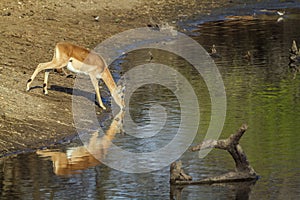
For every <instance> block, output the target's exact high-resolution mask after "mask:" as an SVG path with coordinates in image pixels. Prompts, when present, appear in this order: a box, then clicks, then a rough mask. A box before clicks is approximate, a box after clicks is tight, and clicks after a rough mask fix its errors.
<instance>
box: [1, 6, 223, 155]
mask: <svg viewBox="0 0 300 200" xmlns="http://www.w3.org/2000/svg"><path fill="white" fill-rule="evenodd" d="M217 2H218V3H214V2H213V1H211V0H201V1H200V0H130V1H128V0H119V1H109V0H46V1H40V0H1V2H0V45H1V48H0V57H1V60H0V157H1V156H5V155H8V154H10V153H16V152H22V151H24V150H28V149H37V148H40V147H43V146H48V145H50V144H54V143H56V142H58V141H61V140H63V139H64V138H69V137H72V136H74V135H76V131H75V128H74V127H73V121H72V120H73V119H72V110H71V105H72V103H71V98H72V95H71V94H72V91H71V89H70V88H72V85H73V80H72V79H69V78H66V77H63V76H61V75H59V74H58V73H51V74H50V82H49V88H50V90H49V95H48V96H45V95H43V93H42V88H41V87H36V88H34V89H32V90H30V91H29V92H25V86H26V82H27V80H28V79H29V78H30V76H31V74H32V73H33V71H34V69H35V68H36V66H37V64H38V63H41V62H47V61H50V60H51V58H52V55H53V48H54V46H55V43H57V42H59V41H69V42H72V43H75V44H78V45H81V46H84V47H87V48H93V47H95V46H96V45H97V44H98V43H100V42H101V41H103V40H104V39H106V38H108V37H110V36H112V35H114V34H116V33H119V32H121V31H124V30H128V29H132V28H136V27H144V26H146V25H147V24H149V22H150V18H151V17H153V18H155V19H159V20H161V21H167V22H170V23H172V22H173V24H175V22H176V21H178V20H184V19H185V18H186V17H188V16H191V15H194V14H198V13H202V14H204V13H208V12H210V10H211V8H213V7H220V6H224V5H225V4H224V2H227V1H217ZM95 16H99V20H98V21H96V20H95V19H94V17H95ZM42 81H43V73H41V74H39V75H38V77H37V78H36V79H35V81H34V82H33V84H32V86H42ZM98 112H102V111H101V109H98ZM99 117H101V114H100V115H99Z"/></svg>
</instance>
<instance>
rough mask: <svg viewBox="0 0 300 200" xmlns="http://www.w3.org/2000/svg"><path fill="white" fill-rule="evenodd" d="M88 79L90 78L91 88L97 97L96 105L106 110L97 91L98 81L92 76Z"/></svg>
mask: <svg viewBox="0 0 300 200" xmlns="http://www.w3.org/2000/svg"><path fill="white" fill-rule="evenodd" d="M90 78H91V81H92V83H93V86H94V88H95V91H96V96H97V99H98V103H99V105H100V107H101V108H103V110H106V107H105V106H104V104H103V102H102V99H101V95H100V90H99V86H98V79H97V78H96V77H95V76H94V75H92V74H90Z"/></svg>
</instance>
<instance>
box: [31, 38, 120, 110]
mask: <svg viewBox="0 0 300 200" xmlns="http://www.w3.org/2000/svg"><path fill="white" fill-rule="evenodd" d="M66 66H67V68H68V70H70V71H72V72H74V73H80V74H85V75H88V76H89V77H90V79H91V81H92V84H93V86H94V88H95V91H96V96H97V99H98V102H99V105H100V107H101V108H103V109H104V110H105V109H106V107H105V106H104V105H103V102H102V100H101V95H100V91H99V87H98V79H102V80H103V81H104V83H105V84H106V85H107V87H108V89H109V91H110V93H111V95H112V97H113V99H114V100H115V102H116V103H117V104H118V105H119V106H120V108H121V109H122V108H123V107H124V98H123V97H122V95H121V90H119V88H118V87H117V86H116V83H115V81H114V80H113V78H112V75H111V73H110V71H109V69H108V67H107V64H106V62H105V60H104V59H103V58H102V57H101V56H100V55H98V54H96V53H95V52H92V51H89V50H88V49H85V48H83V47H80V46H76V45H74V44H71V43H66V42H61V43H57V44H56V46H55V50H54V56H53V59H52V61H51V62H47V63H40V64H39V65H38V66H37V68H36V69H35V71H34V73H33V74H32V76H31V78H30V79H29V80H28V81H27V87H26V91H29V90H30V85H31V83H32V81H33V80H34V78H35V77H36V75H37V74H38V73H39V72H41V71H42V70H45V78H44V84H43V92H44V94H48V90H47V84H48V76H49V72H50V70H51V69H62V68H64V67H66Z"/></svg>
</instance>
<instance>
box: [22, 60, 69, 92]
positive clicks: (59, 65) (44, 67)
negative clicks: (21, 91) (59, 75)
mask: <svg viewBox="0 0 300 200" xmlns="http://www.w3.org/2000/svg"><path fill="white" fill-rule="evenodd" d="M66 62H67V61H66ZM66 62H63V61H62V62H55V61H51V62H47V63H40V64H39V65H38V66H37V68H36V69H35V71H34V72H33V74H32V76H31V78H30V79H29V80H28V81H27V86H26V91H29V90H30V85H31V83H32V81H33V80H34V79H35V77H36V76H37V75H38V73H40V72H41V71H42V70H46V71H45V79H44V84H43V90H44V93H45V94H47V93H48V91H47V82H48V76H49V70H50V69H59V68H62V67H64V66H65V65H66V64H65V63H66Z"/></svg>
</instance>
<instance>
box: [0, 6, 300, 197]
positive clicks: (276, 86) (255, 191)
mask: <svg viewBox="0 0 300 200" xmlns="http://www.w3.org/2000/svg"><path fill="white" fill-rule="evenodd" d="M293 5H296V7H297V5H298V4H293ZM260 6H261V5H260ZM260 6H256V7H255V9H252V8H251V9H250V8H247V9H246V11H247V12H248V13H250V14H251V13H252V12H254V11H253V10H255V12H258V11H259V10H260V9H261V7H260ZM247 12H246V14H247ZM286 12H287V14H286V15H285V16H284V19H283V21H280V22H277V19H278V16H277V15H275V14H269V13H268V14H265V13H259V14H258V15H257V17H258V19H254V20H239V21H236V20H225V21H224V20H218V21H213V20H212V19H211V18H212V17H210V19H209V21H210V22H206V20H205V19H204V18H202V17H201V18H196V19H195V20H193V21H188V22H186V23H185V24H184V26H183V28H185V29H186V30H187V31H188V32H187V33H188V34H190V35H193V39H195V40H197V41H198V42H199V43H200V44H201V45H202V46H203V47H204V48H205V49H206V50H207V51H208V52H210V48H211V47H212V45H213V44H215V46H216V49H217V52H218V53H219V54H220V57H219V58H215V63H216V65H217V66H218V69H219V70H220V73H221V75H222V78H223V81H224V85H225V87H226V94H227V115H226V121H225V125H224V129H223V132H222V135H221V137H222V138H226V137H228V136H229V135H230V134H232V133H234V132H235V131H236V130H237V129H238V128H239V127H240V125H241V124H242V123H247V124H248V125H249V129H248V130H247V132H246V133H245V135H244V136H243V138H242V139H241V142H240V144H241V145H242V147H243V149H244V151H245V152H246V154H247V156H248V160H249V161H250V164H251V165H252V167H253V168H254V169H255V170H256V172H257V173H259V175H260V176H261V178H260V179H259V180H258V181H257V182H256V183H255V184H253V183H236V184H222V185H204V186H187V187H184V189H183V190H182V193H181V196H182V199H234V198H235V199H299V198H300V192H299V191H300V179H299V177H300V170H299V169H300V168H299V166H300V161H299V158H300V153H299V152H300V145H299V141H300V136H299V134H298V132H299V130H300V123H299V120H300V114H299V113H300V107H299V105H300V87H299V86H300V74H298V75H297V76H296V77H295V78H294V74H293V73H291V72H290V70H289V69H288V62H289V61H288V56H289V53H288V52H289V48H290V46H291V43H292V40H293V39H295V40H297V41H298V42H299V44H300V33H299V26H298V24H300V10H299V9H295V8H293V9H286ZM242 14H245V13H242ZM225 16H226V14H222V15H221V14H220V15H218V17H217V18H215V19H220V18H221V19H223V18H224V17H225ZM248 51H249V52H250V53H251V55H252V56H251V59H248V58H245V55H246V53H247V52H248ZM148 52H149V50H140V51H136V52H132V53H130V54H128V55H126V56H124V57H123V58H122V59H121V60H119V61H117V64H120V65H122V72H121V73H125V72H126V71H128V70H129V69H130V68H131V66H136V65H139V64H144V63H145V62H149V61H147V60H148V59H149V54H148ZM151 53H152V55H153V59H154V61H159V62H160V63H163V64H166V65H168V66H173V67H174V68H175V69H176V70H178V71H179V72H180V73H181V74H183V75H184V76H185V77H187V78H188V80H189V82H190V83H191V84H192V86H193V88H194V89H195V90H196V91H197V92H196V95H197V96H198V98H199V106H200V110H201V113H200V114H201V121H200V126H199V127H200V129H199V131H198V134H197V136H196V138H195V140H194V143H195V144H196V143H197V142H199V141H201V140H202V139H203V137H204V134H205V133H206V131H207V128H208V125H209V122H210V114H211V111H210V106H211V102H210V98H209V94H208V91H207V88H206V86H205V83H204V81H203V79H202V78H201V76H198V75H197V73H196V71H195V69H193V68H191V66H190V65H189V64H188V63H186V62H185V61H183V60H182V59H179V58H178V57H177V56H175V55H171V54H169V53H166V52H162V51H160V50H151ZM115 64H116V63H115ZM115 69H116V70H120V69H119V68H117V67H116V66H115ZM160 73H163V71H162V72H160ZM174 76H176V75H174ZM166 78H168V77H166ZM173 78H174V77H173ZM175 79H176V77H175ZM175 85H176V84H175ZM175 88H180V83H178V84H177V85H176V86H175ZM158 94H159V95H158ZM155 103H160V104H161V105H162V106H164V108H165V112H166V114H167V116H168V117H167V120H166V123H165V125H164V127H163V131H162V132H160V133H159V134H158V135H156V136H155V137H149V138H134V137H133V136H131V135H128V134H125V135H122V134H116V133H117V132H119V131H120V130H119V128H118V126H119V125H120V121H114V120H111V119H109V118H108V119H106V118H105V120H104V119H103V120H104V121H102V122H101V124H102V126H103V127H104V129H105V130H106V131H107V135H106V136H103V135H100V136H98V135H97V133H95V135H93V136H91V138H90V141H96V143H97V145H99V144H101V145H102V147H103V151H101V153H100V154H98V155H97V156H99V157H98V158H101V159H102V158H105V157H108V158H109V151H108V152H105V147H108V146H110V143H109V142H111V141H113V143H114V144H116V145H118V146H120V147H121V148H123V149H126V150H128V151H130V152H138V153H140V152H151V151H153V150H155V149H157V148H158V149H159V148H161V147H163V146H165V145H166V144H168V141H170V140H171V139H173V138H174V137H175V134H174V133H176V131H177V130H178V127H179V123H180V120H181V118H180V104H179V102H178V100H177V99H176V96H175V95H174V94H173V93H172V91H171V90H170V89H168V88H166V87H160V86H159V85H144V86H143V87H140V88H139V89H138V90H137V91H136V92H135V93H134V95H133V96H132V100H131V102H130V109H131V110H130V111H131V115H132V118H133V120H134V121H135V122H136V123H138V124H139V125H140V126H145V125H149V126H148V128H149V129H151V127H154V126H155V123H159V122H160V120H156V121H151V113H150V115H149V111H148V109H149V108H150V107H151V106H153V105H156V104H155ZM152 108H153V107H152ZM155 109H158V110H159V111H162V110H160V109H162V108H161V107H154V111H157V110H155ZM159 113H160V112H159ZM152 114H154V116H155V112H154V113H152ZM152 116H153V115H152ZM155 117H157V118H158V119H161V121H162V120H163V119H164V118H165V115H158V116H155ZM100 138H101V139H100ZM93 139H95V140H93ZM178 145H180V144H178ZM78 146H79V147H78ZM91 147H92V145H91ZM50 156H51V157H50ZM161 156H162V157H163V158H166V157H167V156H168V155H161ZM121 159H122V158H120V160H115V162H116V163H118V162H119V163H122V162H121V161H122V160H121ZM180 159H181V160H182V161H183V164H184V168H185V170H186V171H187V172H188V173H189V174H190V175H192V176H193V177H194V179H200V178H204V177H208V176H214V175H219V174H222V173H225V172H228V171H230V170H232V169H234V163H233V161H232V158H231V157H230V155H229V154H228V153H227V152H223V151H221V150H213V151H212V152H210V154H209V155H208V156H207V157H205V158H204V159H199V158H198V154H197V153H191V152H186V153H184V154H183V155H182V156H181V158H180ZM53 161H55V162H53ZM123 161H124V160H123ZM141 161H142V160H141ZM66 163H68V164H66ZM153 163H154V164H153V165H156V164H155V160H154V161H153ZM54 164H55V168H53V165H54ZM128 164H131V163H128ZM0 166H1V170H0V179H1V181H0V188H1V189H0V191H1V194H0V197H1V199H129V198H130V199H169V198H170V190H171V188H170V185H169V168H168V167H164V168H163V169H160V170H158V171H154V172H151V173H141V174H132V173H124V172H120V171H117V170H114V169H111V168H110V167H107V166H106V165H104V164H101V163H99V162H98V161H97V160H95V159H93V157H92V156H91V155H90V154H89V152H87V151H86V150H85V149H84V148H83V147H80V142H78V141H73V142H72V143H71V144H65V145H62V146H58V147H55V149H51V150H47V151H39V152H38V153H35V152H29V153H25V154H20V155H13V156H10V157H6V158H2V159H1V162H0ZM154 167H155V166H154Z"/></svg>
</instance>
